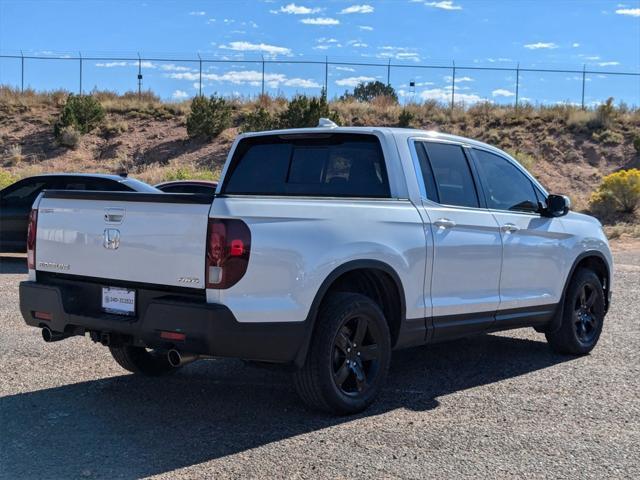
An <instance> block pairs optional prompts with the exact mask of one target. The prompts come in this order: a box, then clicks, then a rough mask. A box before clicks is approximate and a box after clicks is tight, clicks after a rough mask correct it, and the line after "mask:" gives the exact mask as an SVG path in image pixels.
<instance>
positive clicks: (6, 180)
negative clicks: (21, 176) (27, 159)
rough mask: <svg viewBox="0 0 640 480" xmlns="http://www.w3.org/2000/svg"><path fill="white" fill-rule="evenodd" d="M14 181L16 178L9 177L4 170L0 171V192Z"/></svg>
mask: <svg viewBox="0 0 640 480" xmlns="http://www.w3.org/2000/svg"><path fill="white" fill-rule="evenodd" d="M16 180H17V178H16V177H14V176H13V175H11V174H10V173H9V172H7V171H6V170H0V190H1V189H3V188H5V187H8V186H9V185H11V184H12V183H14V182H15V181H16Z"/></svg>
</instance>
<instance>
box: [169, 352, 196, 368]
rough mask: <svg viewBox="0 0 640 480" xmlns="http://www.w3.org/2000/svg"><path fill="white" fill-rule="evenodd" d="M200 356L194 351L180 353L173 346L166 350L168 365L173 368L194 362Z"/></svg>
mask: <svg viewBox="0 0 640 480" xmlns="http://www.w3.org/2000/svg"><path fill="white" fill-rule="evenodd" d="M199 358H200V355H196V354H195V353H182V352H180V351H179V350H176V349H175V348H172V349H171V350H169V351H168V352H167V360H168V361H169V365H171V366H172V367H174V368H178V367H182V366H184V365H187V364H188V363H191V362H195V361H196V360H198V359H199Z"/></svg>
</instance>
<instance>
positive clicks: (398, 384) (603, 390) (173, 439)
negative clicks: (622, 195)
mask: <svg viewBox="0 0 640 480" xmlns="http://www.w3.org/2000/svg"><path fill="white" fill-rule="evenodd" d="M616 260H617V264H616V267H617V271H616V277H615V282H616V283H615V291H614V300H613V306H612V308H611V311H610V312H609V314H608V316H607V318H606V323H605V330H604V333H603V335H602V338H601V339H600V343H599V345H598V346H597V347H596V349H595V350H594V351H593V353H592V354H591V355H588V356H586V357H581V358H574V357H568V356H561V355H556V354H554V353H552V352H551V351H550V350H549V349H548V348H547V345H546V343H545V341H544V337H543V336H542V335H540V334H537V333H535V332H534V331H533V330H532V329H526V330H516V331H511V332H507V333H505V334H499V335H487V336H482V337H476V338H472V339H467V340H462V341H457V342H452V343H447V344H440V345H434V346H429V347H425V348H417V349H412V350H407V351H402V352H396V353H395V355H394V358H393V363H392V368H391V375H390V379H389V382H388V384H387V388H386V390H385V392H384V394H383V395H382V397H381V398H380V400H379V401H378V402H377V403H376V404H375V405H374V406H373V407H372V408H371V409H369V410H368V411H367V412H365V413H364V414H361V415H357V416H353V417H342V418H333V417H329V416H326V415H320V414H316V413H314V412H310V411H307V410H305V408H304V407H303V406H302V405H301V403H300V402H299V401H298V399H297V397H296V395H295V392H294V390H293V388H292V385H291V383H290V381H289V374H287V373H286V372H282V371H277V370H276V371H273V370H266V369H258V368H256V367H251V366H247V365H245V364H243V363H242V362H240V361H234V360H209V361H201V362H196V363H194V364H191V365H189V366H187V367H185V368H184V369H183V370H182V371H181V372H179V373H177V374H176V375H173V376H171V377H169V378H163V379H148V378H137V377H134V376H132V375H129V374H127V372H125V371H123V370H121V369H120V368H119V367H118V366H117V365H116V364H115V362H114V361H113V360H112V359H111V357H110V355H109V353H108V351H107V350H106V349H105V348H103V347H100V346H97V345H94V344H92V343H91V341H90V340H89V339H88V338H73V339H69V340H66V341H63V342H58V343H53V344H45V343H44V342H43V341H42V340H41V337H40V332H39V331H36V330H35V329H31V328H27V327H26V326H25V325H24V324H23V321H22V318H21V317H20V313H19V310H18V292H17V288H16V287H17V283H18V282H19V281H20V280H21V279H23V278H25V274H24V272H25V267H24V260H23V259H19V258H10V257H3V258H1V259H0V267H1V268H0V272H1V273H0V292H1V295H0V299H1V300H0V419H1V423H0V439H1V440H0V442H1V443H0V477H2V478H7V479H18V478H140V477H154V478H167V479H169V478H171V479H174V478H203V477H209V478H228V477H230V478H239V477H242V478H246V477H250V478H268V477H278V478H282V477H287V478H311V477H331V478H354V477H356V478H374V477H375V478H380V477H384V478H429V477H438V478H443V477H456V478H459V477H488V476H492V477H524V476H525V475H526V476H528V477H530V478H536V477H554V478H558V477H581V478H603V477H615V478H621V477H628V478H639V477H640V456H639V455H638V452H639V451H640V402H639V397H640V386H639V378H640V361H639V353H638V352H639V350H640V334H639V332H640V329H639V328H638V321H639V320H640V315H639V314H638V312H639V311H640V303H639V299H638V298H639V293H640V248H632V249H624V250H620V251H618V252H617V254H616Z"/></svg>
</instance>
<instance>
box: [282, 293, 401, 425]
mask: <svg viewBox="0 0 640 480" xmlns="http://www.w3.org/2000/svg"><path fill="white" fill-rule="evenodd" d="M390 359H391V340H390V334H389V327H388V325H387V322H386V320H385V317H384V314H383V313H382V311H381V310H380V308H379V307H378V305H376V304H375V303H374V302H373V301H372V300H371V299H369V298H368V297H365V296H364V295H360V294H354V293H337V294H333V295H332V296H331V297H330V298H328V299H327V301H326V302H324V304H323V306H322V307H321V309H320V312H319V314H318V318H317V320H316V329H315V332H314V336H313V339H312V344H311V347H310V349H309V353H308V355H307V359H306V362H305V365H304V367H302V368H301V369H300V370H298V371H297V372H296V373H295V374H294V382H295V386H296V390H297V391H298V394H299V395H300V397H301V398H302V400H303V401H304V402H305V403H306V404H307V405H309V406H310V407H312V408H315V409H319V410H324V411H328V412H333V413H338V414H349V413H356V412H360V411H362V410H364V409H365V408H367V407H368V406H369V405H370V404H371V403H372V402H373V401H374V399H375V397H376V396H377V394H378V392H379V391H380V389H381V388H382V385H383V384H384V381H385V379H386V376H387V371H388V369H389V363H390Z"/></svg>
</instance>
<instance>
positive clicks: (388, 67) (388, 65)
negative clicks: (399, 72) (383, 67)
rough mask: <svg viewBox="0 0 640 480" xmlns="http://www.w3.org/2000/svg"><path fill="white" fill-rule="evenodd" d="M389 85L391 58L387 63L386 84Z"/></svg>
mask: <svg viewBox="0 0 640 480" xmlns="http://www.w3.org/2000/svg"><path fill="white" fill-rule="evenodd" d="M389 85H391V58H389V62H388V63H387V86H389Z"/></svg>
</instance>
